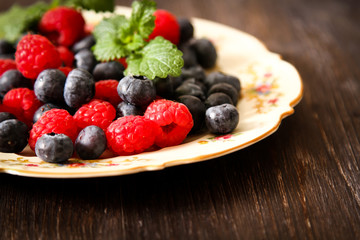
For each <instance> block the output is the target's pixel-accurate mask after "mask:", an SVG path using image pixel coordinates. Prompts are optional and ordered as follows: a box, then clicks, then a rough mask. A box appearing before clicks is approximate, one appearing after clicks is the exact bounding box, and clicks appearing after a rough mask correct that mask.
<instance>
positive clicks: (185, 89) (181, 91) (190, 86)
mask: <svg viewBox="0 0 360 240" xmlns="http://www.w3.org/2000/svg"><path fill="white" fill-rule="evenodd" d="M182 95H191V96H195V97H198V98H199V99H200V100H201V101H204V100H205V93H204V92H203V90H202V89H201V87H200V86H198V85H196V84H194V83H190V82H189V83H183V84H181V85H180V86H179V87H178V88H176V90H175V96H176V97H177V98H179V97H180V96H182Z"/></svg>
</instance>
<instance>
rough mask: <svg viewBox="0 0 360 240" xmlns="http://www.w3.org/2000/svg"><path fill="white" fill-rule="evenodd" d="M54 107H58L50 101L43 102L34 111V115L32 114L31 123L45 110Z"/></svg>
mask: <svg viewBox="0 0 360 240" xmlns="http://www.w3.org/2000/svg"><path fill="white" fill-rule="evenodd" d="M54 108H59V107H58V106H56V105H54V104H52V103H45V104H44V105H42V106H41V107H39V108H38V109H37V110H36V111H35V113H34V116H33V123H36V122H37V121H38V120H39V118H40V117H41V116H42V115H43V114H44V113H45V112H46V111H49V110H51V109H54Z"/></svg>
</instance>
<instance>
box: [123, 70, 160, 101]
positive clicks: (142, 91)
mask: <svg viewBox="0 0 360 240" xmlns="http://www.w3.org/2000/svg"><path fill="white" fill-rule="evenodd" d="M117 92H118V94H119V96H120V98H121V99H122V100H124V101H125V102H128V103H130V104H133V105H136V106H147V105H149V104H150V103H151V102H152V101H153V100H155V97H156V90H155V86H154V84H153V81H152V80H150V79H148V78H147V77H143V76H126V77H124V78H123V79H121V80H120V82H119V85H118V86H117Z"/></svg>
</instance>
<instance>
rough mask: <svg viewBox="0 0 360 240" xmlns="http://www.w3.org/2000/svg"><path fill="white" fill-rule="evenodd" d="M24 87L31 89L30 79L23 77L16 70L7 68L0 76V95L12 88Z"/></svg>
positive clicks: (2, 95)
mask: <svg viewBox="0 0 360 240" xmlns="http://www.w3.org/2000/svg"><path fill="white" fill-rule="evenodd" d="M21 87H26V88H29V89H32V82H31V80H30V79H27V78H25V77H24V76H23V75H22V74H21V72H20V71H18V70H14V69H12V70H8V71H6V72H4V73H3V75H1V77H0V97H4V96H5V94H6V93H7V92H8V91H10V90H11V89H13V88H21Z"/></svg>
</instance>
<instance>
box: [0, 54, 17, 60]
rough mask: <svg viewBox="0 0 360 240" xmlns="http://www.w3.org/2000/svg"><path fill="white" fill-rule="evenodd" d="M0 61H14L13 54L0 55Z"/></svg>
mask: <svg viewBox="0 0 360 240" xmlns="http://www.w3.org/2000/svg"><path fill="white" fill-rule="evenodd" d="M0 59H12V60H15V54H14V53H7V54H0Z"/></svg>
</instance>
